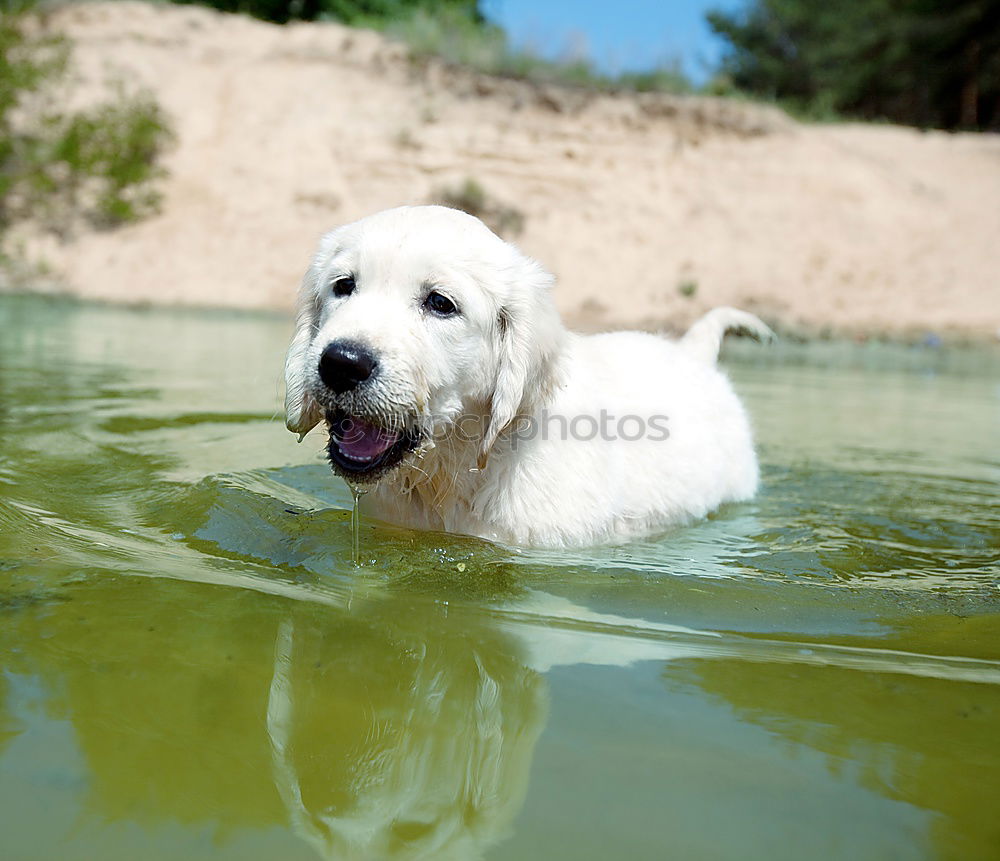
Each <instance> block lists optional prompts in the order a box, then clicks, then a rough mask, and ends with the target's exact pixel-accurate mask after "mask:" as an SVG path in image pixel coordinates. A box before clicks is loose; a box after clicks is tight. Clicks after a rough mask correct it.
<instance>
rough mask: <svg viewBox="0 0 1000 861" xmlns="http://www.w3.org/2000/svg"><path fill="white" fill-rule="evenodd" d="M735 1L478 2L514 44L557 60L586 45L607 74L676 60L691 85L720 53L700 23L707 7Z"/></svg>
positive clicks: (732, 4)
mask: <svg viewBox="0 0 1000 861" xmlns="http://www.w3.org/2000/svg"><path fill="white" fill-rule="evenodd" d="M739 5H740V3H739V0H482V4H481V8H482V9H483V10H484V11H485V12H486V14H487V15H488V16H489V17H490V19H491V20H493V21H496V22H497V23H498V24H500V25H501V26H502V27H503V28H504V29H505V30H506V31H507V33H508V34H509V35H510V37H511V39H512V40H513V41H514V44H516V45H519V46H526V45H527V46H531V47H533V48H535V49H536V50H538V51H539V52H540V53H542V54H544V55H546V56H558V55H559V54H561V53H567V52H570V51H573V50H574V49H576V48H578V47H579V46H580V45H583V46H585V48H586V51H587V53H588V54H589V56H590V57H591V58H592V59H594V60H595V61H596V62H597V63H598V64H599V65H600V66H601V67H602V68H603V69H605V70H607V71H611V72H614V71H622V70H627V69H643V68H649V67H651V66H654V65H659V64H661V63H663V62H664V61H667V60H670V59H672V58H675V57H677V58H679V59H680V60H681V62H682V65H683V68H684V70H685V72H687V74H688V75H689V76H690V77H691V78H692V79H693V80H695V81H697V82H702V81H703V80H704V79H705V78H706V76H707V65H708V64H712V63H714V61H716V60H717V59H718V57H719V53H720V50H721V48H722V45H721V43H720V42H719V40H718V39H716V38H715V37H714V36H713V35H712V33H711V31H710V30H709V28H708V25H707V24H705V12H706V11H707V10H708V9H712V8H723V9H733V8H735V7H737V6H739Z"/></svg>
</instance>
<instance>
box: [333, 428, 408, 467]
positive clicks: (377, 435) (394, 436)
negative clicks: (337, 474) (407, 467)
mask: <svg viewBox="0 0 1000 861" xmlns="http://www.w3.org/2000/svg"><path fill="white" fill-rule="evenodd" d="M341 431H342V433H343V436H338V438H337V445H338V447H339V448H340V450H341V452H342V453H343V454H345V455H347V456H348V457H349V458H353V459H354V460H374V459H375V458H376V457H378V456H379V455H380V454H383V453H385V452H387V451H388V450H389V449H390V448H392V447H393V446H394V445H395V444H396V443H397V442H399V437H400V434H398V433H393V432H392V431H387V430H382V428H378V427H375V425H370V424H368V422H366V421H362V420H361V419H354V418H352V419H347V420H346V421H345V422H344V424H343V425H342V427H341Z"/></svg>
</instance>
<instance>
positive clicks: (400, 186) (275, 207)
mask: <svg viewBox="0 0 1000 861" xmlns="http://www.w3.org/2000/svg"><path fill="white" fill-rule="evenodd" d="M51 23H52V26H54V27H57V28H58V29H60V30H62V31H64V32H66V33H68V34H69V35H71V36H72V37H73V39H74V40H75V42H76V46H77V47H76V58H77V62H78V66H79V70H80V75H81V79H82V81H83V86H84V88H90V89H91V90H93V91H96V90H97V89H98V88H99V87H100V84H101V82H102V81H104V80H105V79H106V78H107V76H108V73H109V72H111V73H112V74H116V75H119V76H121V77H124V78H125V79H126V80H128V81H131V82H136V83H138V84H140V85H142V86H144V87H147V88H148V89H150V90H151V91H153V93H154V94H155V95H156V97H157V98H158V99H159V100H160V102H161V104H162V105H163V106H164V108H165V109H166V110H167V111H168V113H169V114H170V116H171V117H172V119H173V122H174V124H175V127H176V131H177V134H178V143H177V145H176V147H175V148H174V149H173V151H172V152H171V153H170V155H169V157H168V167H169V170H170V179H169V180H168V181H167V182H166V183H165V184H164V190H165V192H166V199H165V206H164V208H163V211H162V213H161V214H160V215H158V216H156V217H154V218H151V219H149V220H148V221H145V222H143V223H140V224H136V225H133V226H130V227H127V228H124V229H120V230H116V231H112V232H88V231H83V232H80V233H78V234H77V235H75V236H73V237H71V238H69V239H68V240H65V241H57V240H55V239H54V238H51V237H47V238H42V237H38V236H37V235H34V234H32V233H31V231H30V230H25V231H22V234H23V235H24V236H27V247H28V249H29V250H30V253H31V254H32V255H34V256H35V257H36V259H44V260H45V261H46V262H47V263H48V264H49V265H50V266H52V267H53V268H54V269H55V270H56V271H57V272H59V273H60V274H61V277H62V278H63V279H64V281H65V283H66V285H67V286H66V289H67V290H68V291H69V292H71V293H73V294H75V295H80V296H84V297H91V298H99V299H106V300H112V301H126V302H153V303H165V304H177V303H179V304H191V305H208V306H222V307H240V308H274V309H289V308H290V307H291V303H292V299H293V296H294V293H295V288H296V285H297V282H298V280H299V278H300V277H301V274H302V271H303V270H304V268H305V265H306V263H307V260H308V257H309V255H310V253H311V251H312V248H313V246H314V243H315V241H316V239H317V238H318V236H319V235H320V234H321V233H322V232H323V231H325V230H326V229H328V228H330V227H332V226H334V225H336V224H338V223H342V222H344V221H348V220H351V219H354V218H357V217H359V216H361V215H364V214H367V213H369V212H372V211H375V210H378V209H382V208H384V207H389V206H393V205H397V204H401V203H419V202H426V201H429V200H431V199H433V198H434V197H435V196H436V194H437V192H438V190H439V189H441V188H442V187H446V186H455V185H459V184H461V182H463V181H464V180H465V179H466V178H472V179H474V180H476V181H477V182H478V183H479V184H481V185H482V186H483V187H484V188H485V189H486V191H487V192H488V193H489V194H490V195H491V196H493V197H494V198H495V199H496V200H498V201H500V202H501V203H503V204H505V205H507V206H510V207H514V208H516V209H517V210H518V211H519V212H520V213H521V214H522V215H523V218H524V230H523V233H522V234H521V235H520V236H517V237H515V241H516V242H517V243H518V244H519V245H521V247H522V248H524V249H525V250H526V251H527V252H528V253H530V254H532V255H533V256H535V257H537V258H538V259H539V260H541V261H542V262H543V263H544V264H545V265H546V266H547V267H548V268H550V269H551V270H553V271H554V272H555V273H556V274H557V276H558V277H559V286H558V287H557V300H558V303H559V305H560V307H561V308H562V310H563V312H564V314H565V315H566V316H567V318H568V319H569V320H570V321H571V322H572V323H574V324H576V325H580V326H584V327H588V328H596V327H604V326H644V327H668V328H670V327H677V326H681V325H683V324H685V323H686V322H687V321H689V320H690V319H692V318H693V317H694V316H695V315H697V314H698V313H700V312H701V311H703V310H704V309H706V308H708V307H711V306H713V305H718V304H723V303H725V304H733V305H738V306H742V307H745V308H750V309H754V310H757V311H759V312H761V313H762V314H764V315H765V317H767V318H768V319H769V320H771V321H773V322H776V323H778V324H783V325H786V326H799V327H805V328H807V329H813V330H816V329H821V328H824V327H832V328H834V329H842V330H851V331H866V332H876V331H877V332H888V333H892V334H897V335H902V334H912V333H921V332H924V331H935V332H939V333H944V334H947V333H949V332H954V333H957V334H963V335H973V336H983V335H985V336H989V337H993V336H994V335H995V333H996V332H997V330H998V328H1000V138H997V137H996V136H985V135H946V134H941V133H921V132H918V131H913V130H908V129H901V128H894V127H861V126H852V125H840V126H820V127H806V126H800V125H797V124H795V123H793V122H791V121H789V120H787V119H786V118H784V117H783V115H780V114H778V113H777V112H774V111H771V110H768V109H764V108H755V107H753V106H747V105H740V104H737V103H733V102H728V103H727V102H721V103H720V102H713V101H710V100H698V99H694V100H684V99H676V98H674V99H669V98H661V99H655V98H652V99H650V98H646V99H643V98H636V97H628V96H622V97H610V96H599V97H584V96H581V95H580V94H574V93H571V92H564V91H559V90H551V89H545V88H541V89H539V88H534V87H530V86H528V85H523V84H518V83H514V82H507V81H499V80H495V79H488V78H482V77H479V76H475V75H471V74H467V73H462V72H455V71H452V70H448V69H446V68H444V67H442V66H439V65H436V64H432V65H431V66H429V67H420V68H417V67H414V66H413V64H411V63H410V61H409V60H408V59H407V56H406V52H405V50H404V49H403V48H402V47H401V46H399V45H395V44H391V43H387V42H385V41H383V40H382V39H381V38H380V37H378V36H377V35H376V34H374V33H370V32H364V31H357V30H350V29H346V28H343V27H340V26H337V25H333V24H296V25H291V26H287V27H277V26H273V25H269V24H265V23H261V22H259V21H254V20H251V19H248V18H242V17H236V16H224V15H221V14H217V13H214V12H212V11H210V10H207V9H203V8H196V7H179V6H169V5H158V6H148V5H143V4H140V3H97V4H85V5H75V6H70V7H66V8H64V9H62V10H60V11H58V12H57V13H55V14H54V15H53V17H52V19H51ZM688 294H691V295H688Z"/></svg>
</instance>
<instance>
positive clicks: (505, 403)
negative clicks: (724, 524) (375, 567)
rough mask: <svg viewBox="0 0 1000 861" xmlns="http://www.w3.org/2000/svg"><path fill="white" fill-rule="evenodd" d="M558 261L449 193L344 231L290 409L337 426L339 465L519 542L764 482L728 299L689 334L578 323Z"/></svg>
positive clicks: (323, 283) (412, 511)
mask: <svg viewBox="0 0 1000 861" xmlns="http://www.w3.org/2000/svg"><path fill="white" fill-rule="evenodd" d="M552 280H553V279H552V277H551V276H550V275H548V274H547V273H546V272H544V271H543V270H542V269H541V267H539V266H538V264H536V263H535V262H534V261H532V260H529V259H528V258H526V257H525V256H524V255H522V254H521V253H520V252H519V251H517V250H516V249H515V248H514V247H513V246H511V245H509V244H507V243H506V242H503V241H502V240H501V239H499V238H498V237H497V236H495V235H494V234H493V233H492V232H490V230H489V229H488V228H487V227H486V226H485V225H484V224H483V223H482V222H480V221H479V220H478V219H476V218H474V217H472V216H470V215H466V214H465V213H462V212H458V211H456V210H452V209H446V208H444V207H439V206H420V207H402V208H399V209H392V210H388V211H386V212H381V213H378V214H377V215H373V216H371V217H369V218H365V219H362V220H361V221H358V222H355V223H353V224H348V225H346V226H344V227H341V228H339V229H337V230H334V231H333V232H331V233H329V234H327V235H326V236H325V237H324V238H323V240H322V242H321V244H320V247H319V251H318V252H317V254H316V256H315V258H314V260H313V263H312V265H311V267H310V268H309V271H308V272H307V273H306V276H305V280H304V282H303V284H302V288H301V292H300V296H299V313H298V321H297V329H296V332H295V336H294V338H293V340H292V344H291V347H290V348H289V351H288V359H287V362H286V366H285V372H286V386H287V395H286V404H285V406H286V420H287V425H288V428H289V430H291V431H294V432H295V433H297V434H299V435H300V439H301V437H302V435H304V434H306V433H307V432H308V431H309V430H310V429H312V428H313V427H314V426H315V425H316V424H318V423H319V422H320V421H321V420H325V421H326V424H327V426H328V429H329V435H330V439H329V446H328V452H329V457H330V462H331V464H332V466H333V469H334V471H335V472H337V473H338V474H339V475H341V476H343V477H344V478H345V479H346V480H347V481H348V482H349V483H350V484H352V485H354V486H355V487H356V488H359V489H363V490H366V491H368V493H367V496H366V507H368V508H369V510H370V511H371V513H372V514H374V515H375V516H376V517H378V518H381V519H383V520H387V521H389V522H392V523H397V524H400V525H403V526H408V527H412V528H417V529H434V530H445V531H448V532H459V533H465V534H469V535H477V536H480V537H483V538H488V539H491V540H494V541H499V542H503V543H507V544H517V545H526V546H535V547H567V546H580V545H588V544H597V543H602V542H609V541H623V540H627V539H630V538H634V537H637V536H641V535H646V534H649V533H651V532H654V531H656V530H662V529H663V528H664V527H667V526H669V525H672V524H679V523H685V522H688V521H690V520H692V519H694V518H698V517H703V516H704V515H706V514H708V513H709V512H710V511H712V510H713V509H715V508H717V507H718V506H719V505H721V504H722V503H724V502H727V501H736V500H745V499H749V498H750V497H751V496H753V494H754V492H755V490H756V487H757V460H756V457H755V455H754V449H753V439H752V434H751V430H750V424H749V422H748V420H747V416H746V414H745V412H744V410H743V408H742V406H741V405H740V402H739V400H738V399H737V397H736V395H735V394H734V392H733V390H732V388H731V387H730V384H729V382H728V380H727V379H726V378H725V376H723V374H722V373H721V372H720V371H719V370H718V369H717V368H716V358H717V356H718V351H719V345H720V343H721V341H722V338H723V336H724V334H725V332H726V331H727V330H729V329H734V328H739V329H742V330H744V331H746V332H748V333H749V334H752V335H754V336H755V337H761V338H771V337H773V335H772V334H771V332H770V330H769V329H768V328H767V327H766V326H765V325H764V324H763V323H762V322H761V321H760V320H758V319H757V318H756V317H754V316H752V315H750V314H747V313H744V312H742V311H736V310H734V309H730V308H718V309H716V310H714V311H711V312H710V313H709V314H707V315H705V316H704V317H703V318H702V319H701V320H699V321H698V322H697V323H695V325H694V326H692V328H691V329H690V330H689V331H688V332H687V334H686V335H685V336H684V337H683V338H682V339H680V340H679V341H668V340H666V339H664V338H660V337H657V336H654V335H649V334H643V333H639V332H618V333H613V334H604V335H592V336H582V335H577V334H573V333H570V332H568V331H566V330H565V329H564V328H563V326H562V323H561V322H560V319H559V316H558V314H557V312H556V309H555V306H554V304H553V302H552V299H551V296H550V291H549V288H550V286H551V284H552Z"/></svg>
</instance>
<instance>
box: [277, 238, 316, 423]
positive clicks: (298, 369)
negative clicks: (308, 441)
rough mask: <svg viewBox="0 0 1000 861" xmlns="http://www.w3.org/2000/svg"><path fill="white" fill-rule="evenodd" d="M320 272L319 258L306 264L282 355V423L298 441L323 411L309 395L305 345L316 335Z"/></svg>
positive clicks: (308, 344)
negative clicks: (290, 333) (291, 331)
mask: <svg viewBox="0 0 1000 861" xmlns="http://www.w3.org/2000/svg"><path fill="white" fill-rule="evenodd" d="M317 258H318V255H317ZM319 272H320V266H319V260H318V259H317V260H316V261H314V263H313V265H312V266H310V267H309V271H308V272H306V275H305V278H303V279H302V286H301V287H300V288H299V299H298V314H297V316H296V320H295V334H294V335H293V336H292V343H291V344H290V345H289V347H288V355H287V356H286V357H285V426H286V427H287V428H288V429H289V430H290V431H291V432H292V433H297V434H298V435H299V442H302V437H304V436H305V435H306V434H307V433H309V431H311V430H312V429H313V428H314V427H316V425H317V424H319V421H320V419H321V418H322V417H323V411H322V410H321V409H320V406H319V404H317V403H316V400H315V399H314V398H313V396H312V395H311V394H310V392H309V389H308V387H307V385H306V382H307V380H308V378H309V375H308V373H307V370H308V360H309V348H310V347H311V346H312V341H313V338H314V337H315V335H316V326H317V323H318V321H319V308H318V305H317V297H316V284H317V280H318V276H319Z"/></svg>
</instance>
